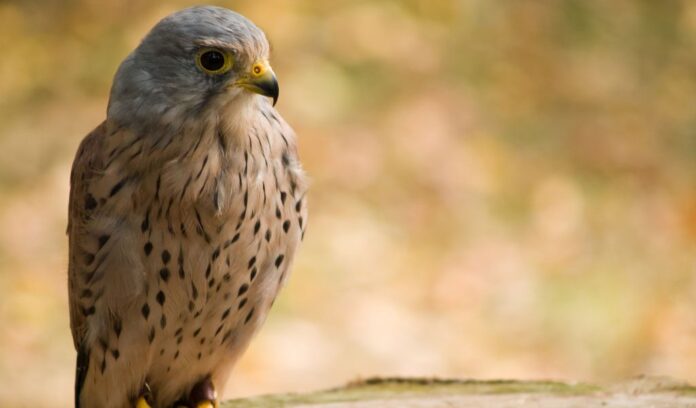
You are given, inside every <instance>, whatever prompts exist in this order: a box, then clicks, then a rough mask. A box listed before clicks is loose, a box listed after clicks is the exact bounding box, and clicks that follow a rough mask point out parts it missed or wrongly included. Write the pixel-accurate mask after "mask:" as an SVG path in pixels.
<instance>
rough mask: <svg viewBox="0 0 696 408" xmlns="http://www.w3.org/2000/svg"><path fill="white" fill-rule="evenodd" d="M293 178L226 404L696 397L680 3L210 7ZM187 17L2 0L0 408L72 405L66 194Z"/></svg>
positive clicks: (695, 299) (694, 171) (690, 135)
mask: <svg viewBox="0 0 696 408" xmlns="http://www.w3.org/2000/svg"><path fill="white" fill-rule="evenodd" d="M218 4H220V5H224V6H228V7H230V8H233V9H236V10H237V11H240V12H241V13H243V14H245V15H246V16H248V17H250V18H251V19H252V20H254V21H255V22H256V23H257V24H258V25H259V26H261V27H262V28H263V29H264V30H265V31H266V33H267V35H268V37H269V38H270V40H271V42H272V44H273V49H274V51H273V52H274V54H273V58H272V62H273V64H274V67H275V70H276V72H277V73H278V75H279V78H280V81H281V87H282V97H281V98H280V101H279V109H280V111H281V112H282V114H283V115H284V116H285V117H286V118H287V119H288V121H289V122H290V123H291V124H292V125H293V126H294V127H295V129H296V130H297V132H298V134H299V136H300V143H301V149H300V150H301V156H302V159H303V162H304V165H305V167H306V170H307V172H308V173H309V174H310V176H311V178H312V180H313V181H312V190H311V194H310V210H311V217H310V223H309V230H308V233H307V235H306V240H305V243H304V246H303V247H302V249H301V254H300V256H299V259H298V260H297V263H296V265H295V268H294V273H293V278H292V279H291V281H290V284H289V285H288V287H287V288H286V290H285V291H284V292H283V294H282V296H281V297H280V298H279V300H278V302H276V307H275V309H274V311H273V312H272V314H271V316H270V318H269V321H268V323H267V325H266V326H265V328H264V329H263V330H262V332H261V334H260V335H259V336H258V338H257V340H256V341H255V342H253V344H252V346H251V348H250V350H249V352H248V353H247V354H246V355H245V357H244V358H243V359H242V361H241V362H240V364H239V367H238V369H237V370H236V375H233V378H232V379H231V381H230V383H229V384H228V386H227V395H228V396H246V395H254V394H258V393H266V392H282V391H304V390H311V389H316V388H321V387H328V386H334V385H338V384H341V383H343V382H345V381H347V380H351V379H355V378H358V377H365V376H369V375H377V374H380V375H438V376H447V377H449V376H452V377H475V378H502V377H505V378H510V377H512V378H519V379H528V378H555V379H561V380H582V381H611V380H617V379H622V378H626V377H629V376H633V375H636V374H640V373H648V374H666V375H671V376H674V377H679V378H681V379H685V380H689V381H692V382H696V317H695V313H696V103H695V102H696V49H695V48H694V46H695V45H696V2H693V1H689V0H683V1H671V0H660V1H653V0H642V1H641V0H630V1H629V0H612V1H606V0H537V1H516V0H515V1H513V0H508V1H506V0H500V1H490V0H459V1H457V0H408V1H339V0H336V1H326V2H324V1H308V0H305V1H278V0H273V1H260V0H248V1H229V2H219V3H218ZM187 5H189V4H188V2H185V1H151V2H147V3H145V2H136V1H116V0H70V1H67V0H66V1H39V0H22V1H0V50H2V52H1V53H0V323H1V324H0V406H19V407H24V406H26V407H29V406H31V407H57V406H68V405H69V403H70V401H71V398H72V382H73V364H74V357H73V356H74V354H73V349H72V344H71V339H70V331H69V328H68V312H67V293H66V292H67V289H66V271H65V269H66V264H67V261H66V250H67V240H66V237H65V234H64V231H65V226H66V213H67V198H68V174H69V169H70V163H71V160H72V157H73V154H74V152H75V150H76V148H77V145H78V143H79V141H80V139H81V138H82V137H83V136H84V135H85V134H86V133H87V132H89V131H90V130H91V129H92V128H93V127H95V126H96V125H97V124H98V123H100V122H101V121H102V120H103V118H104V114H105V107H106V102H107V98H108V92H109V87H110V83H111V78H112V76H113V74H114V72H115V70H116V68H117V66H118V64H119V62H120V61H121V60H122V59H123V58H124V57H125V56H126V55H127V54H128V52H129V51H130V50H131V49H132V48H133V47H135V46H136V45H137V43H138V42H139V40H140V39H141V38H142V37H143V36H144V35H145V33H146V32H147V30H148V29H149V28H150V27H151V26H152V25H153V24H154V23H155V22H156V21H158V20H159V19H160V18H162V17H164V16H165V15H167V14H168V13H170V12H172V11H175V10H177V9H180V8H182V7H185V6H187Z"/></svg>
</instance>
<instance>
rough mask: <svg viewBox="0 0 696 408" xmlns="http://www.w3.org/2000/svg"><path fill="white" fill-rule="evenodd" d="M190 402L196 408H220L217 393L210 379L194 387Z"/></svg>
mask: <svg viewBox="0 0 696 408" xmlns="http://www.w3.org/2000/svg"><path fill="white" fill-rule="evenodd" d="M189 401H191V405H192V406H194V407H195V408H218V402H217V392H216V391H215V386H213V382H212V381H211V380H210V378H209V377H208V378H206V379H204V380H203V381H201V382H199V383H198V384H196V385H195V386H194V387H193V389H192V390H191V394H190V396H189Z"/></svg>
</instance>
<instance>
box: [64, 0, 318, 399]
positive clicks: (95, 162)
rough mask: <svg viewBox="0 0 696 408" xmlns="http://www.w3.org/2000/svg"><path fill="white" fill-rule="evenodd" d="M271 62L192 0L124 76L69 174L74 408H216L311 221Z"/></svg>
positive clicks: (217, 12)
mask: <svg viewBox="0 0 696 408" xmlns="http://www.w3.org/2000/svg"><path fill="white" fill-rule="evenodd" d="M268 57H269V45H268V42H267V40H266V37H265V35H264V33H263V32H262V31H261V30H260V29H259V28H257V27H256V26H255V25H254V24H253V23H252V22H251V21H249V20H247V19H246V18H244V17H243V16H241V15H239V14H237V13H234V12H232V11H230V10H227V9H223V8H218V7H194V8H189V9H186V10H183V11H180V12H177V13H174V14H172V15H170V16H168V17H166V18H164V19H163V20H161V21H160V22H159V23H158V24H157V25H156V26H155V27H154V28H153V29H152V30H151V31H150V33H149V34H147V36H146V37H145V38H144V39H143V40H142V42H141V43H140V45H139V46H138V47H137V48H136V49H135V50H134V51H133V52H132V53H131V54H130V55H129V56H128V57H127V58H126V59H125V60H124V61H123V62H122V64H121V66H120V67H119V69H118V71H117V73H116V76H115V78H114V81H113V86H112V89H111V95H110V99H109V105H108V109H107V116H106V120H105V121H104V122H103V123H102V124H101V125H99V126H98V127H97V128H96V129H95V130H94V131H92V132H91V133H90V134H89V135H87V137H86V138H85V139H84V140H83V141H82V143H81V145H80V148H79V150H78V152H77V155H76V157H75V161H74V163H73V168H72V174H71V191H70V209H69V223H68V235H69V241H70V257H69V259H70V260H69V268H68V269H69V272H68V273H69V296H70V324H71V328H72V335H73V339H74V343H75V348H76V349H77V369H76V380H75V405H76V406H77V407H82V408H94V407H117V408H121V407H133V406H137V407H145V406H148V405H149V406H152V407H172V406H185V407H213V406H217V396H216V393H215V387H216V386H217V387H220V386H222V385H224V383H225V380H226V378H227V377H228V375H229V373H230V370H231V368H232V366H233V365H234V363H235V361H236V360H237V359H238V358H239V356H240V354H241V353H242V352H243V351H244V349H245V348H246V347H247V345H248V343H249V340H250V338H251V337H252V335H253V334H254V332H256V331H257V329H258V328H259V327H260V326H261V324H262V323H263V321H264V320H265V318H266V315H267V313H268V311H269V308H270V307H271V305H272V304H273V301H274V299H275V297H276V295H277V294H278V290H279V288H280V287H282V286H283V283H284V282H285V280H286V279H287V277H288V272H289V267H290V265H291V263H292V261H293V258H294V254H295V251H296V249H297V247H298V245H299V243H300V241H301V239H302V236H303V234H304V228H305V225H306V220H307V214H306V200H305V191H306V187H305V185H306V182H305V178H304V175H303V171H302V169H301V167H300V164H299V162H298V157H297V149H296V144H295V135H294V132H293V131H292V129H291V128H290V127H289V126H288V125H287V124H286V122H285V121H284V120H283V119H282V118H281V117H280V115H279V114H278V112H277V111H276V110H275V109H274V107H273V106H274V105H275V100H276V99H277V98H278V83H277V81H276V77H275V75H274V73H273V71H272V69H271V67H270V65H269V63H268ZM271 98H272V100H273V104H272V103H271V101H270V99H271Z"/></svg>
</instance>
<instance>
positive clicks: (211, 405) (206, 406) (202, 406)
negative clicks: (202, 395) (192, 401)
mask: <svg viewBox="0 0 696 408" xmlns="http://www.w3.org/2000/svg"><path fill="white" fill-rule="evenodd" d="M196 408H217V404H216V403H215V402H213V401H203V402H199V403H198V405H196Z"/></svg>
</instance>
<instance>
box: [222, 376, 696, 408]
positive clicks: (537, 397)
mask: <svg viewBox="0 0 696 408" xmlns="http://www.w3.org/2000/svg"><path fill="white" fill-rule="evenodd" d="M259 407H293V408H300V407H302V408H304V407H307V408H308V407H312V408H317V407H325V408H329V407H330V408H382V407H384V408H392V407H394V408H396V407H400V408H401V407H404V408H408V407H413V408H440V407H442V408H445V407H448V408H451V407H462V408H479V407H480V408H484V407H500V408H508V407H539V408H575V407H578V408H580V407H582V408H594V407H603V408H606V407H621V408H623V407H646V408H647V407H652V408H662V407H665V408H667V407H670V408H679V407H694V408H696V387H693V386H690V385H689V384H687V383H684V382H680V381H676V380H673V379H670V378H665V377H638V378H635V379H632V380H629V381H626V382H623V383H619V384H614V385H609V386H598V385H592V384H583V383H575V384H571V383H562V382H555V381H514V380H492V381H478V380H443V379H424V378H412V379H409V378H371V379H367V380H361V381H356V382H353V383H350V384H348V385H346V386H345V387H341V388H336V389H331V390H326V391H320V392H316V393H310V394H283V395H269V396H263V397H257V398H251V399H244V400H232V401H228V402H227V403H225V404H222V408H259Z"/></svg>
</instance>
